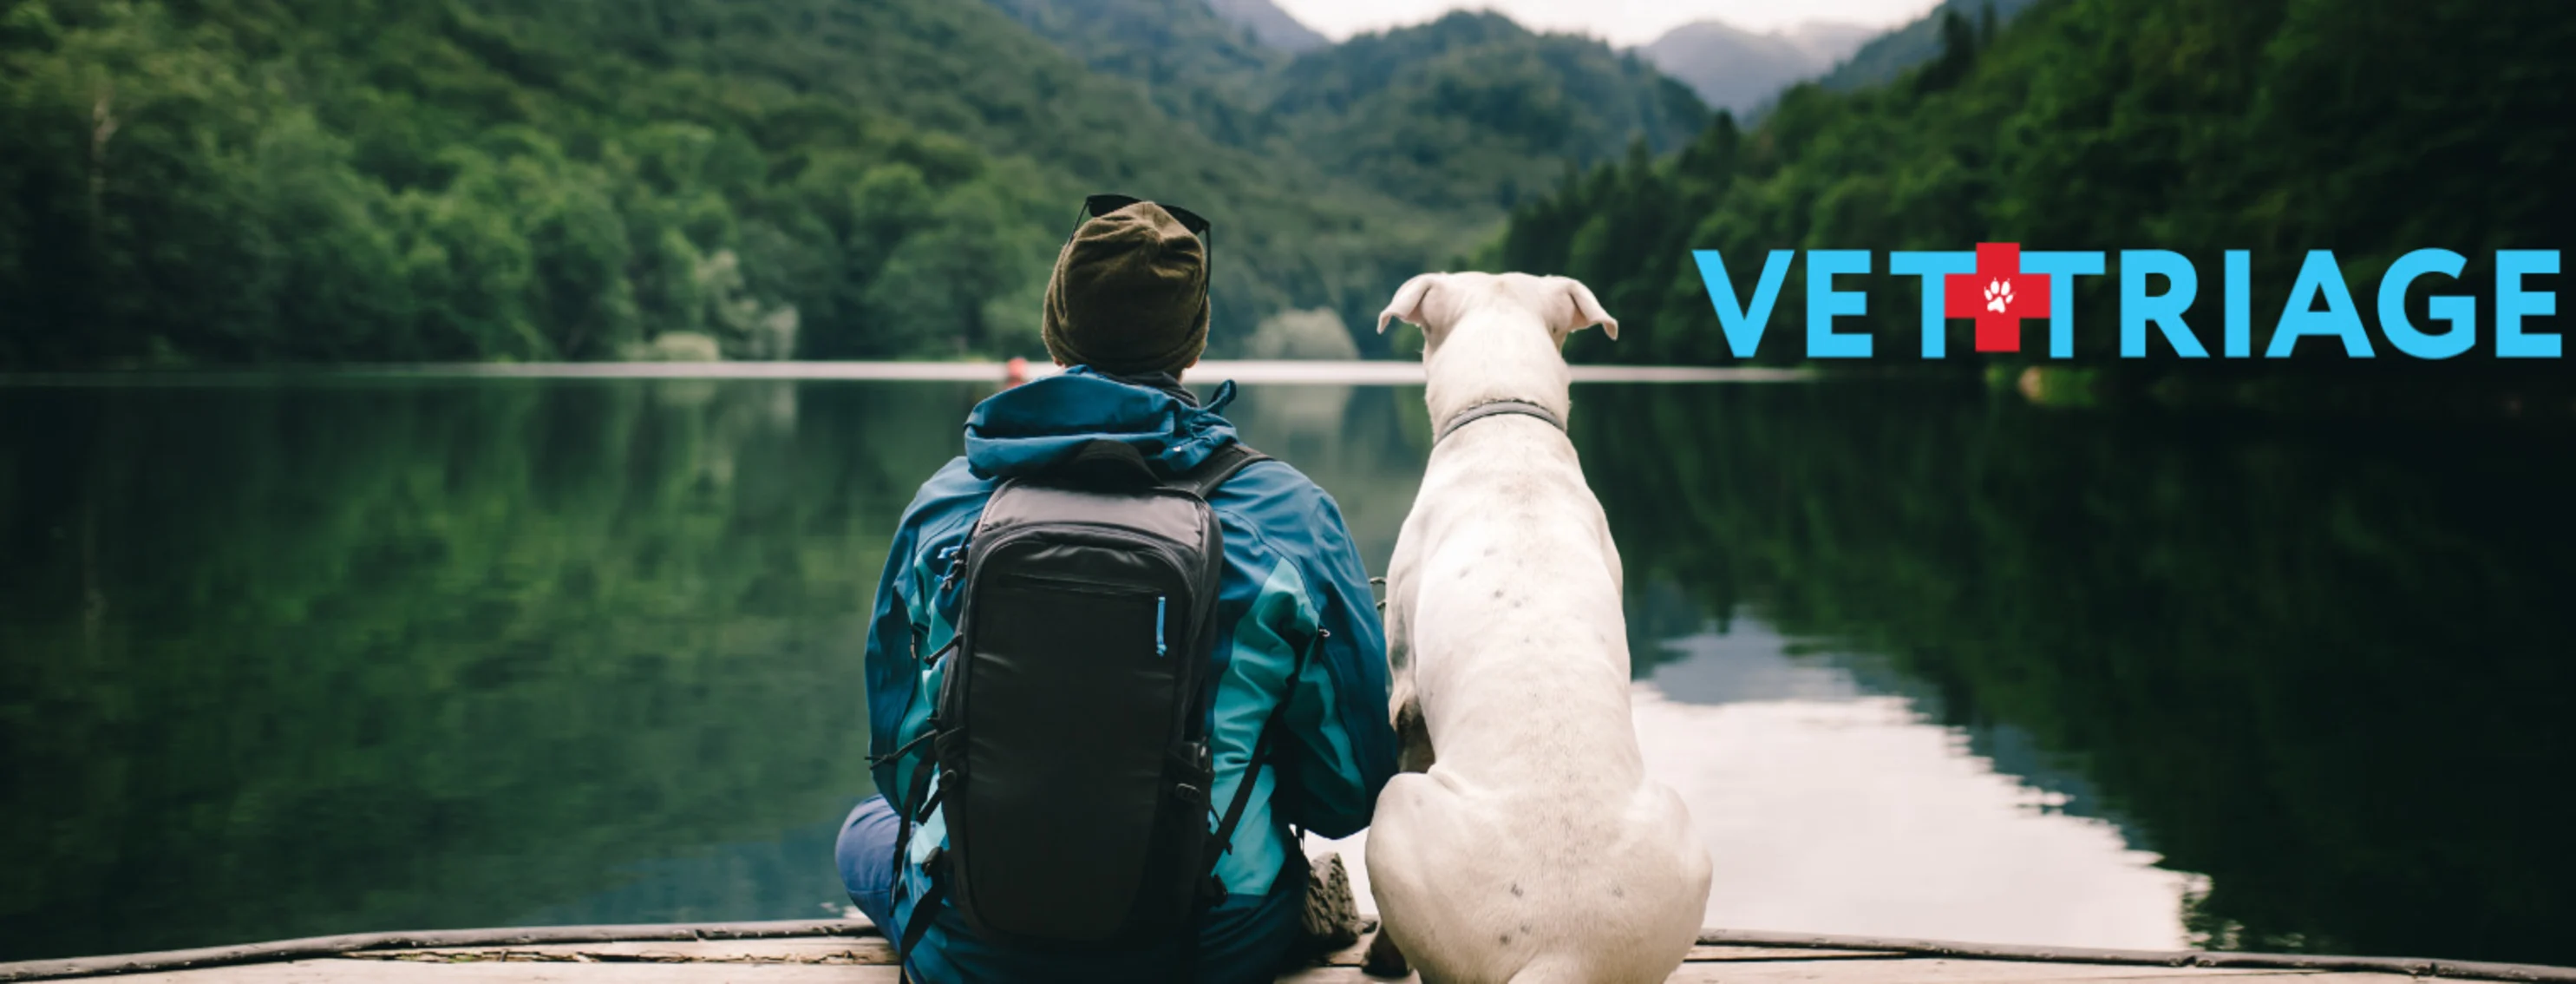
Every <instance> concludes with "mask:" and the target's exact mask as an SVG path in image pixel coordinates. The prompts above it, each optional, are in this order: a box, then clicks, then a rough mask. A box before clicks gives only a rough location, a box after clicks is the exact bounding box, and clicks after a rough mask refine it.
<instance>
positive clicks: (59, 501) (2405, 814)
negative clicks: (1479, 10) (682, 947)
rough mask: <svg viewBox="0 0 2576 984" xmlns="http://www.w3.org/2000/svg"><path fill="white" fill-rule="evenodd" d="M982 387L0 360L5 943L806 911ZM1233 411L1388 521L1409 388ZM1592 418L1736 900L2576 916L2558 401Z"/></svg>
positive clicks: (1715, 394)
mask: <svg viewBox="0 0 2576 984" xmlns="http://www.w3.org/2000/svg"><path fill="white" fill-rule="evenodd" d="M988 391H989V386H988V385H987V384H975V383H958V382H938V381H914V382H849V381H783V380H723V381H709V380H558V381H539V380H497V381H455V380H446V381H433V380H377V381H343V382H339V383H326V384H320V385H312V384H305V385H268V384H263V385H231V386H221V387H150V386H122V387H116V388H112V389H82V388H39V389H28V388H0V654H5V657H0V748H5V749H6V750H7V755H8V763H9V767H8V768H7V769H5V770H0V959H14V958H24V957H34V956H46V955H61V954H71V953H93V952H112V951H126V950H136V949H147V948H159V947H174V946H190V945H202V944H213V943H223V942H238V941H246V940H254V939H264V938H276V937H282V936H292V935H306V934H316V933H329V932H347V931H360V930H371V929H391V928H436V927H452V926H472V925H492V924H503V923H522V924H525V923H546V922H594V921H661V920H675V919H753V918H795V917H805V916H811V915H816V914H819V913H822V912H824V911H826V910H827V908H828V907H830V906H832V905H833V904H834V903H835V901H836V898H835V897H836V896H837V890H836V888H835V886H834V884H833V881H834V880H833V876H832V873H831V871H830V869H829V866H828V863H827V857H828V850H827V846H828V842H829V841H828V838H829V833H830V824H831V823H832V821H833V820H834V819H835V818H837V817H838V815H839V813H840V811H841V810H843V809H844V808H845V807H846V805H847V803H848V802H849V801H850V798H851V797H853V796H856V795H861V794H863V793H865V792H866V776H865V770H864V766H863V763H862V762H861V761H860V757H859V756H860V750H861V745H862V743H863V741H864V733H865V726H864V725H865V722H864V719H863V717H862V711H861V706H862V702H861V700H860V694H859V687H860V684H859V678H858V673H857V651H858V644H859V639H860V632H861V631H862V626H861V624H860V622H861V613H862V612H863V611H864V608H865V605H866V604H867V600H868V597H869V594H870V592H871V591H872V589H873V585H874V582H875V578H876V574H877V570H878V566H879V564H880V563H881V562H882V560H883V554H884V551H885V549H886V537H887V535H888V533H889V532H890V531H891V530H892V529H893V526H894V519H895V517H896V515H897V514H898V513H899V511H900V510H901V509H902V507H903V505H904V503H905V502H906V501H908V500H909V498H910V496H911V494H912V491H913V488H914V486H915V485H916V484H917V483H918V481H919V480H920V478H921V477H922V476H923V475H925V474H927V473H928V472H929V471H930V470H931V469H933V468H935V467H936V466H937V465H938V464H939V463H940V462H942V461H944V460H946V459H947V458H948V457H949V456H950V455H952V454H954V453H955V447H956V444H955V442H956V436H957V431H956V425H957V422H958V420H959V419H961V417H962V415H963V413H964V411H965V409H966V408H967V407H968V406H970V405H971V404H972V403H973V402H974V401H975V400H976V399H977V398H979V397H980V396H982V395H983V394H984V393H986V392H988ZM1233 416H1235V417H1236V419H1237V420H1238V422H1239V423H1240V424H1241V426H1242V427H1243V430H1244V432H1245V433H1246V435H1247V437H1248V438H1249V439H1250V440H1251V441H1252V442H1253V443H1254V444H1256V445H1258V446H1260V447H1262V448H1263V449H1265V450H1267V451H1269V452H1271V453H1273V454H1276V455H1279V456H1281V457H1284V458H1287V459H1289V460H1291V461H1293V462H1295V463H1296V464H1297V465H1298V466H1299V467H1301V468H1303V469H1304V470H1306V471H1307V472H1308V473H1309V474H1311V475H1313V476H1315V477H1316V478H1317V479H1318V480H1319V481H1320V482H1321V483H1322V484H1323V485H1324V486H1325V487H1326V488H1327V489H1328V490H1330V491H1331V492H1332V493H1333V494H1334V495H1335V497H1336V498H1337V499H1338V500H1339V502H1340V504H1341V506H1342V509H1343V511H1344V513H1345V515H1346V517H1347V519H1348V520H1349V522H1350V524H1351V527H1352V530H1353V533H1354V535H1355V536H1356V537H1357V538H1358V540H1359V541H1360V544H1361V547H1362V551H1363V554H1364V555H1365V556H1367V557H1368V559H1369V563H1370V564H1371V566H1372V569H1380V570H1382V569H1383V567H1384V564H1385V558H1386V557H1387V556H1388V554H1389V553H1390V552H1391V550H1392V548H1393V544H1394V540H1395V536H1396V533H1397V531H1398V529H1399V528H1400V526H1401V523H1402V521H1403V517H1404V514H1405V512H1406V511H1407V510H1408V509H1409V508H1410V505H1411V500H1412V497H1413V494H1414V489H1415V486H1416V483H1417V482H1418V479H1419V472H1420V467H1421V462H1422V460H1423V455H1424V452H1425V449H1426V448H1427V447H1428V444H1429V434H1428V426H1427V423H1426V422H1425V421H1424V420H1423V419H1422V416H1421V409H1420V391H1419V389H1416V388H1403V387H1387V386H1357V387H1336V386H1253V387H1247V388H1246V390H1245V392H1244V394H1243V397H1242V402H1241V403H1240V404H1238V406H1237V407H1236V409H1235V410H1234V411H1233ZM1574 421H1575V432H1576V437H1577V440H1578V443H1579V444H1580V445H1581V447H1582V449H1583V452H1584V456H1585V458H1584V460H1585V465H1586V468H1587V470H1588V472H1589V475H1590V477H1591V480H1592V484H1593V486H1594V488H1595V489H1596V490H1597V491H1598V492H1599V494H1600V495H1601V497H1602V499H1603V501H1604V504H1605V507H1606V508H1607V509H1608V510H1609V513H1610V517H1611V522H1612V525H1613V529H1614V532H1615V533H1616V534H1617V536H1618V538H1619V541H1620V543H1621V546H1622V552H1623V555H1624V557H1625V560H1626V563H1627V567H1628V572H1629V585H1630V593H1629V598H1628V608H1629V612H1628V615H1629V622H1630V625H1631V629H1632V631H1631V637H1632V645H1633V647H1634V648H1633V654H1632V655H1633V661H1634V663H1635V666H1636V675H1637V678H1638V682H1637V684H1636V686H1637V688H1638V690H1637V694H1638V696H1637V707H1638V729H1639V732H1640V734H1641V736H1642V737H1643V739H1644V741H1645V743H1646V747H1647V750H1648V756H1649V760H1650V762H1651V763H1652V767H1653V768H1654V769H1655V770H1656V772H1657V774H1658V775H1661V776H1663V777H1665V778H1666V780H1667V781H1669V782H1672V783H1673V784H1674V785H1676V786H1677V787H1680V788H1682V789H1683V790H1684V791H1685V794H1686V795H1687V796H1689V797H1690V800H1691V802H1692V804H1693V809H1694V811H1695V815H1696V817H1697V818H1698V822H1699V823H1700V824H1701V826H1702V830H1703V833H1704V834H1705V835H1706V836H1707V838H1708V840H1709V842H1710V844H1711V845H1712V847H1713V848H1714V849H1715V850H1716V852H1717V861H1718V872H1719V877H1718V892H1717V895H1716V897H1715V898H1713V899H1712V903H1711V908H1710V917H1711V919H1712V920H1713V921H1717V922H1721V923H1724V924H1728V925H1736V926H1745V927H1757V928H1777V929H1794V930H1810V931H1818V932H1876V933H1900V934H1908V935H1935V936H1953V937H1971V938H1980V939H1988V940H1998V941H2006V942H2051V941H2053V942H2066V943H2083V944H2093V945H2148V946H2153V945H2170V944H2173V943H2177V942H2186V941H2188V942H2192V943H2195V944H2204V945H2233V946H2246V947H2264V948H2284V947H2310V948H2319V949H2331V950H2345V951H2363V952H2382V953H2386V952H2405V953H2416V954H2425V955H2434V956H2451V957H2475V958H2486V959H2521V960H2557V961H2561V962H2567V961H2576V949H2571V948H2570V946H2571V944H2570V943H2569V942H2568V941H2567V939H2566V936H2565V934H2564V932H2563V927H2564V926H2565V925H2567V924H2568V923H2569V922H2570V920H2571V917H2576V912H2571V911H2570V909H2571V908H2576V906H2571V904H2570V898H2569V893H2567V892H2566V891H2565V888H2564V886H2566V885H2568V884H2576V878H2571V877H2570V876H2571V875H2576V860H2571V858H2570V855H2569V852H2568V851H2567V850H2566V848H2565V846H2564V843H2565V836H2564V833H2563V828H2564V818H2565V816H2566V813H2567V807H2568V805H2569V804H2568V794H2567V791H2566V788H2565V783H2564V781H2563V777H2564V776H2567V775H2570V774H2576V748H2572V747H2571V743H2570V734H2571V725H2570V724H2569V723H2568V721H2567V719H2566V716H2565V715H2564V713H2563V709H2562V708H2560V707H2559V706H2558V705H2559V704H2561V703H2563V702H2564V699H2565V697H2564V695H2565V694H2567V693H2570V692H2576V689H2571V688H2576V678H2571V673H2576V668H2571V667H2576V664H2571V663H2570V662H2569V661H2568V660H2567V658H2566V657H2567V656H2568V655H2570V654H2569V646H2568V641H2569V640H2570V639H2571V638H2576V633H2571V628H2576V625H2571V622H2576V615H2571V611H2576V609H2571V607H2570V606H2568V605H2567V604H2566V603H2565V600H2566V598H2567V597H2568V589H2569V587H2570V586H2571V585H2576V577H2571V576H2570V571H2571V561H2570V558H2569V557H2568V556H2567V554H2566V547H2567V546H2568V545H2569V544H2570V543H2576V537H2571V536H2570V532H2571V528H2570V522H2569V519H2570V514H2569V511H2568V510H2567V509H2566V506H2565V502H2564V493H2565V490H2566V489H2567V488H2569V487H2570V483H2569V481H2568V479H2569V477H2570V476H2569V474H2568V462H2569V460H2570V459H2569V456H2568V455H2567V451H2568V437H2567V435H2566V434H2564V433H2561V432H2544V431H2531V430H2511V429H2503V428H2485V429H2473V428H2462V429H2453V430H2449V431H2440V432H2426V431H2408V430H2403V429H2396V428H2389V427H2377V426H2374V427H2369V428H2364V427H2335V426H2323V425H2305V424H2302V425H2287V424H2278V423H2269V424H2267V423H2261V422H2252V421H2245V420H2233V419H2230V420H2198V419H2180V418H2163V417H2155V416H2151V415H2118V414H2090V415H2061V414H2051V413H2044V412H2037V411H2033V410H2030V409H2028V408H2025V407H2021V406H2018V405H2016V404H2013V403H2010V402H1990V401H1988V400H1986V399H1984V398H1982V397H1979V396H1977V395H1976V394H1973V393H1970V394H1965V395H1959V394H1943V393H1937V392H1920V391H1917V392H1906V391H1895V390H1890V389H1888V388H1886V387H1883V386H1879V385H1877V384H1865V385H1840V384H1826V385H1801V386H1789V387H1777V386H1762V387H1734V386H1626V385H1606V384H1605V385H1589V384H1587V385H1585V386H1584V387H1583V388H1581V389H1580V390H1579V391H1578V397H1577V411H1576V414H1575V417H1574ZM2204 875H2205V876H2206V878H2205V879H2203V878H2202V877H2201V876H2204Z"/></svg>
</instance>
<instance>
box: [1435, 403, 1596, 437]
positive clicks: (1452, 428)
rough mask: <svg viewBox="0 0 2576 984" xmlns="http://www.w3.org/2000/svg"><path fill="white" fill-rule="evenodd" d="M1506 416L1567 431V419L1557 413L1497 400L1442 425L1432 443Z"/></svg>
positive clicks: (1467, 411) (1477, 406)
mask: <svg viewBox="0 0 2576 984" xmlns="http://www.w3.org/2000/svg"><path fill="white" fill-rule="evenodd" d="M1506 415H1519V416H1523V417H1536V418H1538V419H1540V420H1544V421H1547V425H1548V426H1550V427H1554V428H1556V429H1557V430H1564V429H1565V418H1563V417H1559V416H1557V415H1556V411H1554V410H1550V409H1548V408H1546V407H1543V406H1539V405H1538V404H1535V403H1531V402H1530V401H1528V400H1495V401H1493V402H1491V403H1479V404H1476V405H1475V406H1472V407H1468V408H1467V409H1466V410H1465V411H1464V412H1461V413H1460V414H1458V415H1457V416H1455V417H1451V418H1449V422H1448V423H1445V424H1442V425H1440V433H1438V434H1434V435H1432V437H1431V443H1433V444H1438V443H1440V442H1442V441H1445V440H1448V439H1449V435H1451V434H1455V433H1457V432H1458V428H1461V427H1465V426H1467V425H1468V424H1472V423H1475V422H1476V421H1479V420H1483V419H1485V418H1487V417H1501V416H1506Z"/></svg>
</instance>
